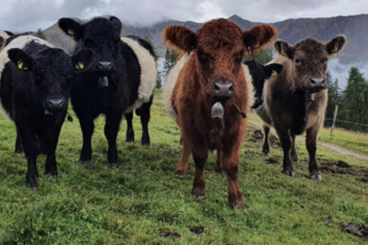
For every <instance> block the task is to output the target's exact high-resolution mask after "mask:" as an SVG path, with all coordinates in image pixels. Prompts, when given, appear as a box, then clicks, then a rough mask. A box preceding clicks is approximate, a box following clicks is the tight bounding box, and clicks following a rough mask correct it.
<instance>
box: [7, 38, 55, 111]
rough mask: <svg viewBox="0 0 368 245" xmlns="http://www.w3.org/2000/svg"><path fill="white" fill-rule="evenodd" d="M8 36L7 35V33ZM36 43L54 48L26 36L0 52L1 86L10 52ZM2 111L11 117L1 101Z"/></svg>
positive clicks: (41, 40)
mask: <svg viewBox="0 0 368 245" xmlns="http://www.w3.org/2000/svg"><path fill="white" fill-rule="evenodd" d="M5 34H6V33H5ZM32 41H35V42H37V43H40V44H42V45H45V46H48V47H53V46H52V45H51V44H50V43H48V42H46V41H45V40H43V39H41V38H38V37H35V36H32V35H25V36H19V37H17V38H16V39H14V40H13V41H11V42H10V43H9V44H8V45H7V46H6V47H5V48H4V49H3V50H1V52H0V86H1V75H2V73H3V70H4V68H5V65H6V63H8V62H9V61H10V59H9V57H8V50H10V49H13V48H19V49H23V48H24V47H25V46H27V44H28V43H30V42H32ZM0 109H1V110H2V111H3V113H4V115H5V116H7V117H9V114H8V113H7V112H6V111H5V110H4V108H3V106H2V101H1V99H0Z"/></svg>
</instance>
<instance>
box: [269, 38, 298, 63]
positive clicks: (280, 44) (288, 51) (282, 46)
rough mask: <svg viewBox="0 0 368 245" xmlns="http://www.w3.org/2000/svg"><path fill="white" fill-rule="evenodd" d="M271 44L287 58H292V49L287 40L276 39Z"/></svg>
mask: <svg viewBox="0 0 368 245" xmlns="http://www.w3.org/2000/svg"><path fill="white" fill-rule="evenodd" d="M273 46H274V48H275V49H276V51H277V53H279V54H280V55H282V56H284V57H286V58H289V59H293V56H294V49H293V47H291V46H290V45H289V44H288V43H287V42H285V41H283V40H277V41H276V42H275V43H274V44H273Z"/></svg>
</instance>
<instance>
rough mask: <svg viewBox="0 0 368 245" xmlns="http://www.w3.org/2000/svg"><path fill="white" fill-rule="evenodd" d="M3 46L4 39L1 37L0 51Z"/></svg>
mask: <svg viewBox="0 0 368 245" xmlns="http://www.w3.org/2000/svg"><path fill="white" fill-rule="evenodd" d="M4 46H5V39H4V38H3V37H0V50H2V49H3V48H4Z"/></svg>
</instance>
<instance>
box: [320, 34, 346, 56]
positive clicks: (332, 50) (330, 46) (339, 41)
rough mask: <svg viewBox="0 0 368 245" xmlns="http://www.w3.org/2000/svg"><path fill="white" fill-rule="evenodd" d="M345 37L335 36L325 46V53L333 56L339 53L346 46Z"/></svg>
mask: <svg viewBox="0 0 368 245" xmlns="http://www.w3.org/2000/svg"><path fill="white" fill-rule="evenodd" d="M346 42H347V41H346V37H345V36H344V35H340V36H336V37H334V38H333V39H332V40H331V41H329V42H328V43H326V44H325V46H326V50H327V53H328V54H329V55H330V56H333V55H335V54H337V53H338V52H340V51H341V49H342V48H343V47H344V46H345V44H346Z"/></svg>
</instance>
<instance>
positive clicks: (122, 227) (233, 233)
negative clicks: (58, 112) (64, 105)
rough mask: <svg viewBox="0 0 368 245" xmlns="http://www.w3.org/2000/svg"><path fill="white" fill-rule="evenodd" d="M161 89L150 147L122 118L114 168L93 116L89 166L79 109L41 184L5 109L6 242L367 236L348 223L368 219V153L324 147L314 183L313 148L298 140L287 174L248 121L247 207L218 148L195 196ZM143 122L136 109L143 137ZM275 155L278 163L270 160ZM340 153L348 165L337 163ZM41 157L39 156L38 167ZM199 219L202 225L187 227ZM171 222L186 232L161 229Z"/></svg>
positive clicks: (306, 240) (243, 170)
mask: <svg viewBox="0 0 368 245" xmlns="http://www.w3.org/2000/svg"><path fill="white" fill-rule="evenodd" d="M160 96H161V94H160V93H159V92H158V93H157V95H156V98H155V102H154V105H153V110H152V119H151V123H150V130H151V141H152V146H151V147H141V146H140V144H139V142H136V143H134V144H127V143H125V142H124V138H125V123H124V124H123V127H122V129H121V132H120V134H119V137H118V146H119V154H120V155H119V161H120V164H119V165H118V166H116V167H109V166H108V165H107V164H106V151H107V143H106V140H105V138H104V136H103V122H104V118H103V117H100V118H99V119H98V120H97V122H96V131H95V134H94V137H93V161H92V162H91V163H90V164H86V165H82V164H79V163H78V156H79V149H80V147H81V132H80V129H79V124H78V122H77V118H76V117H74V119H75V121H74V122H73V123H69V122H65V124H64V127H63V130H62V133H61V137H60V141H59V146H58V150H57V161H58V168H59V178H58V180H56V181H55V180H54V179H52V178H50V177H47V176H44V175H43V174H41V177H40V189H39V191H37V192H32V191H30V190H29V189H28V188H27V187H26V186H25V174H26V165H27V164H26V160H25V158H24V156H23V155H21V154H14V153H13V150H14V149H13V147H14V139H15V133H14V126H13V125H12V123H11V122H9V121H7V120H5V119H4V117H0V129H1V131H0V214H1V215H0V244H245V243H247V244H365V242H364V241H363V240H361V239H359V238H357V237H354V236H352V235H350V234H345V233H342V232H341V227H342V226H343V225H344V224H347V223H349V222H362V223H368V200H367V199H368V198H367V197H368V195H367V194H368V188H367V183H366V182H367V179H368V168H367V167H365V168H362V167H358V166H364V165H365V166H366V165H367V163H366V162H363V161H360V160H357V159H354V158H351V157H346V156H342V155H339V154H336V153H332V152H325V151H322V150H319V152H318V158H319V159H320V161H321V162H322V163H324V164H322V166H321V168H323V169H324V171H323V173H322V176H323V178H324V180H323V182H321V183H317V182H314V181H312V180H310V179H308V178H307V176H308V171H307V170H308V167H307V164H306V160H307V154H306V151H305V150H304V147H303V146H302V145H301V144H300V145H298V148H299V152H300V160H301V163H300V164H298V165H296V166H295V168H296V177H295V178H290V177H287V176H284V175H282V174H281V173H280V172H281V164H280V162H281V159H282V158H281V157H282V154H281V151H280V148H278V147H273V149H272V152H271V154H270V156H268V157H262V156H259V155H258V152H259V150H260V145H261V141H260V140H256V139H255V138H254V137H252V136H253V131H254V129H252V128H249V129H248V136H247V139H246V140H245V144H244V147H243V148H244V150H242V153H241V156H240V167H239V182H240V187H241V189H242V191H243V194H244V200H245V203H246V205H247V208H248V209H247V211H239V210H232V209H230V208H229V206H228V203H227V184H226V177H225V176H223V175H220V174H217V173H215V172H214V165H215V154H212V155H211V157H210V159H209V161H208V164H207V165H206V180H207V193H206V199H204V200H197V199H196V198H193V197H191V195H190V191H191V187H192V179H193V176H194V167H193V162H192V160H191V162H190V166H191V167H190V170H189V173H188V177H187V178H185V179H184V180H178V179H175V178H174V171H175V168H176V163H177V161H178V159H179V157H180V151H181V146H180V145H179V144H178V142H179V131H178V129H177V127H176V126H175V124H174V123H173V122H172V121H171V120H170V119H169V118H168V117H167V116H166V113H165V111H164V108H163V105H162V101H161V99H160ZM70 111H71V110H70ZM138 122H139V118H135V125H136V138H137V139H139V138H140V135H141V134H140V126H139V123H138ZM245 152H247V153H248V154H245ZM274 160H276V162H277V164H267V163H270V162H273V161H274ZM334 160H343V161H345V162H347V163H348V164H349V165H351V167H350V168H343V166H342V167H338V166H336V164H334V162H333V161H334ZM44 161H45V157H44V156H41V157H39V164H38V167H39V170H40V173H42V172H43V170H44ZM329 216H331V217H332V219H331V220H330V221H329V220H328V219H327V220H324V218H326V217H329ZM194 226H202V227H204V229H205V233H204V234H202V235H197V234H194V233H192V232H191V231H189V228H190V227H194ZM164 230H168V231H171V230H175V231H176V232H178V233H179V234H181V237H180V238H177V239H172V238H164V237H161V236H160V233H162V232H163V231H164Z"/></svg>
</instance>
